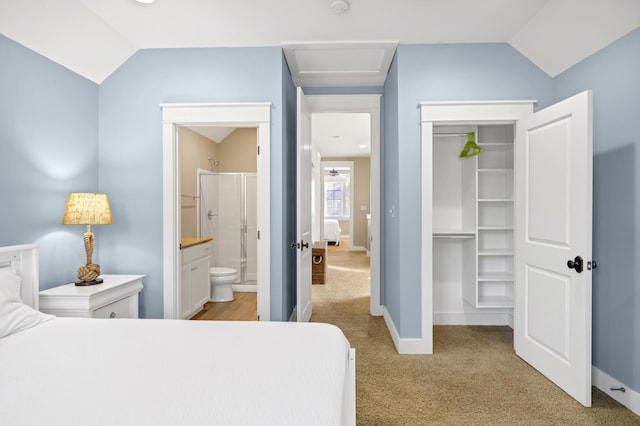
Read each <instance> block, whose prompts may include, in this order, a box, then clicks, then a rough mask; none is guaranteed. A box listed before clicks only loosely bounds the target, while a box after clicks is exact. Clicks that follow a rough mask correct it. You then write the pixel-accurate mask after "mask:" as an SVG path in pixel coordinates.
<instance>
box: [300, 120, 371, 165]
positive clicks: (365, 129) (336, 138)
mask: <svg viewBox="0 0 640 426" xmlns="http://www.w3.org/2000/svg"><path fill="white" fill-rule="evenodd" d="M311 142H312V143H313V144H314V145H315V146H316V148H317V149H318V152H319V153H320V155H321V156H322V158H326V157H368V156H369V155H371V118H370V117H369V114H365V113H320V114H312V115H311Z"/></svg>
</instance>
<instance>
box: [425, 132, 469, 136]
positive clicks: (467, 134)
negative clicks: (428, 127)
mask: <svg viewBox="0 0 640 426" xmlns="http://www.w3.org/2000/svg"><path fill="white" fill-rule="evenodd" d="M469 133H473V132H467V133H434V134H433V136H469Z"/></svg>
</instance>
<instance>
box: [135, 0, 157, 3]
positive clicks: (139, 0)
mask: <svg viewBox="0 0 640 426" xmlns="http://www.w3.org/2000/svg"><path fill="white" fill-rule="evenodd" d="M136 1H137V2H138V3H144V4H151V3H153V2H155V1H156V0H136Z"/></svg>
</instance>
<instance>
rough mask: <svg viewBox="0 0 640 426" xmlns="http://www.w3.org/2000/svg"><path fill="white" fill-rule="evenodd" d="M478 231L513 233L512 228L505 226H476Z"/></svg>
mask: <svg viewBox="0 0 640 426" xmlns="http://www.w3.org/2000/svg"><path fill="white" fill-rule="evenodd" d="M478 231H513V226H507V225H495V226H478Z"/></svg>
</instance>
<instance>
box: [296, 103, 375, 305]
mask: <svg viewBox="0 0 640 426" xmlns="http://www.w3.org/2000/svg"><path fill="white" fill-rule="evenodd" d="M380 96H381V95H310V96H307V97H306V99H307V103H308V104H309V106H310V109H311V112H312V113H314V114H315V113H326V112H331V113H367V114H369V115H370V117H371V120H370V126H371V157H370V158H371V174H370V185H371V201H370V205H371V209H370V213H371V236H370V250H369V255H370V259H371V262H370V263H371V266H370V274H371V281H370V294H371V301H370V304H369V306H370V313H371V315H373V316H381V315H382V314H383V306H382V305H381V304H380V299H381V297H380V293H381V290H380V256H381V254H380V251H381V247H380V246H381V243H382V241H381V238H380V235H381V234H380V223H381V222H380V219H381V213H380V211H381V210H380V209H381V204H380V150H381V145H380V131H381V127H380ZM319 203H321V200H320V201H319ZM319 205H320V204H319ZM316 208H318V206H316ZM319 213H322V212H321V211H320V212H319ZM320 217H322V215H320ZM323 227H324V226H323V221H322V220H320V227H319V231H320V235H323V234H324V229H323Z"/></svg>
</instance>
